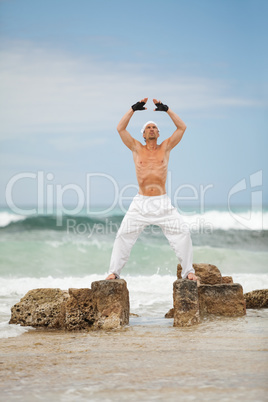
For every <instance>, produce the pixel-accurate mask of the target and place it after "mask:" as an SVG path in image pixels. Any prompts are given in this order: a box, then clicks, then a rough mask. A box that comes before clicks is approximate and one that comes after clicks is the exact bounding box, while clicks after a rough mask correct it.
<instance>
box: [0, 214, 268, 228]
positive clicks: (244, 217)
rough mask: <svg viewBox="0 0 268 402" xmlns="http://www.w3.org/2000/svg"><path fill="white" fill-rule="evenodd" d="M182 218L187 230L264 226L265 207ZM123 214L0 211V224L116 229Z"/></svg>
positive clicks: (267, 221)
mask: <svg viewBox="0 0 268 402" xmlns="http://www.w3.org/2000/svg"><path fill="white" fill-rule="evenodd" d="M183 216H184V220H185V222H186V223H187V224H188V225H189V227H190V230H191V231H193V232H194V231H199V232H200V231H203V232H208V231H211V230H218V229H219V230H226V231H227V230H230V229H234V230H255V231H260V230H268V211H261V210H260V211H250V210H237V211H235V212H234V211H222V210H216V209H215V210H210V211H206V212H204V213H202V214H200V213H199V214H185V215H183ZM122 219H123V215H120V214H118V213H115V214H113V215H111V216H108V217H103V216H94V217H92V216H90V215H81V216H80V215H74V216H73V215H63V216H60V218H59V217H57V216H55V215H34V216H23V215H16V214H14V213H10V212H6V211H5V212H0V228H1V229H2V230H3V229H8V230H9V231H23V230H27V231H28V230H55V231H66V230H67V231H70V232H73V233H75V234H83V233H86V232H88V233H89V234H90V233H92V230H95V231H98V232H99V233H100V234H101V232H106V233H107V232H110V233H111V232H116V231H117V230H118V228H119V225H120V223H121V221H122Z"/></svg>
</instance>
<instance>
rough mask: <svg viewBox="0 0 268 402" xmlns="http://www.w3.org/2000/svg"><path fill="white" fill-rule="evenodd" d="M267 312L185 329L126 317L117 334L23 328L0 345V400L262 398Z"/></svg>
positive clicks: (267, 361) (168, 321) (160, 320)
mask: <svg viewBox="0 0 268 402" xmlns="http://www.w3.org/2000/svg"><path fill="white" fill-rule="evenodd" d="M267 318H268V309H265V310H248V312H247V315H246V316H245V317H240V318H226V317H221V318H220V317H214V318H212V317H209V318H206V319H204V320H203V321H202V323H201V324H199V325H196V326H194V327H191V328H174V327H173V320H172V319H164V318H161V317H132V318H131V320H130V325H129V326H128V327H126V328H124V329H121V330H113V331H94V332H69V333H68V332H59V331H42V330H38V331H37V330H31V331H29V332H27V333H24V334H22V335H21V336H19V337H16V338H8V339H2V340H0V342H1V343H0V344H1V358H0V363H1V364H0V370H1V374H3V375H4V378H5V381H4V382H2V385H1V395H2V397H4V399H3V400H7V401H13V400H20V401H36V400H48V399H49V400H51V401H74V400H79V401H89V400H90V401H107V402H108V401H137V400H139V401H164V400H165V401H215V400H218V401H241V400H243V401H254V402H255V401H265V400H267V399H266V395H267V391H268V389H267V388H268V387H267V379H268V378H267V369H268V359H267V352H268V321H267Z"/></svg>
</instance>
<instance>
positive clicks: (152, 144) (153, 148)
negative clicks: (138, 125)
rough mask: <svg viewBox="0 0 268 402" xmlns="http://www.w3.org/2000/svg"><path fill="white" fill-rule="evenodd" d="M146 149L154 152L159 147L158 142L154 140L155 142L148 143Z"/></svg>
mask: <svg viewBox="0 0 268 402" xmlns="http://www.w3.org/2000/svg"><path fill="white" fill-rule="evenodd" d="M145 147H146V148H147V149H148V150H149V151H153V150H155V149H156V148H157V147H158V145H157V141H156V140H153V141H146V145H145Z"/></svg>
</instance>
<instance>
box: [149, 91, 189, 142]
mask: <svg viewBox="0 0 268 402" xmlns="http://www.w3.org/2000/svg"><path fill="white" fill-rule="evenodd" d="M153 102H154V104H155V105H156V106H157V107H156V109H155V111H164V112H167V114H168V115H169V117H170V118H171V120H172V121H173V123H174V124H175V126H176V127H177V128H176V130H175V131H174V133H173V134H172V136H171V137H169V138H167V139H166V140H165V142H166V144H167V148H168V150H171V149H172V148H174V147H175V146H176V145H178V143H179V142H180V140H181V139H182V136H183V134H184V132H185V130H186V128H187V127H186V124H185V123H184V122H183V121H182V119H181V118H180V117H179V116H178V115H177V114H176V113H175V112H173V111H172V110H171V109H170V108H169V107H168V106H167V105H163V103H161V102H160V101H157V100H156V99H153Z"/></svg>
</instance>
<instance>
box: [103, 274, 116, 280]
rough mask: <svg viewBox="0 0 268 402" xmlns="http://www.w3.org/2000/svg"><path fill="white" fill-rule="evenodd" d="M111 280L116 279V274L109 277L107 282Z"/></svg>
mask: <svg viewBox="0 0 268 402" xmlns="http://www.w3.org/2000/svg"><path fill="white" fill-rule="evenodd" d="M111 279H116V276H115V274H110V275H108V276H107V278H106V279H105V280H106V281H107V280H111Z"/></svg>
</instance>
